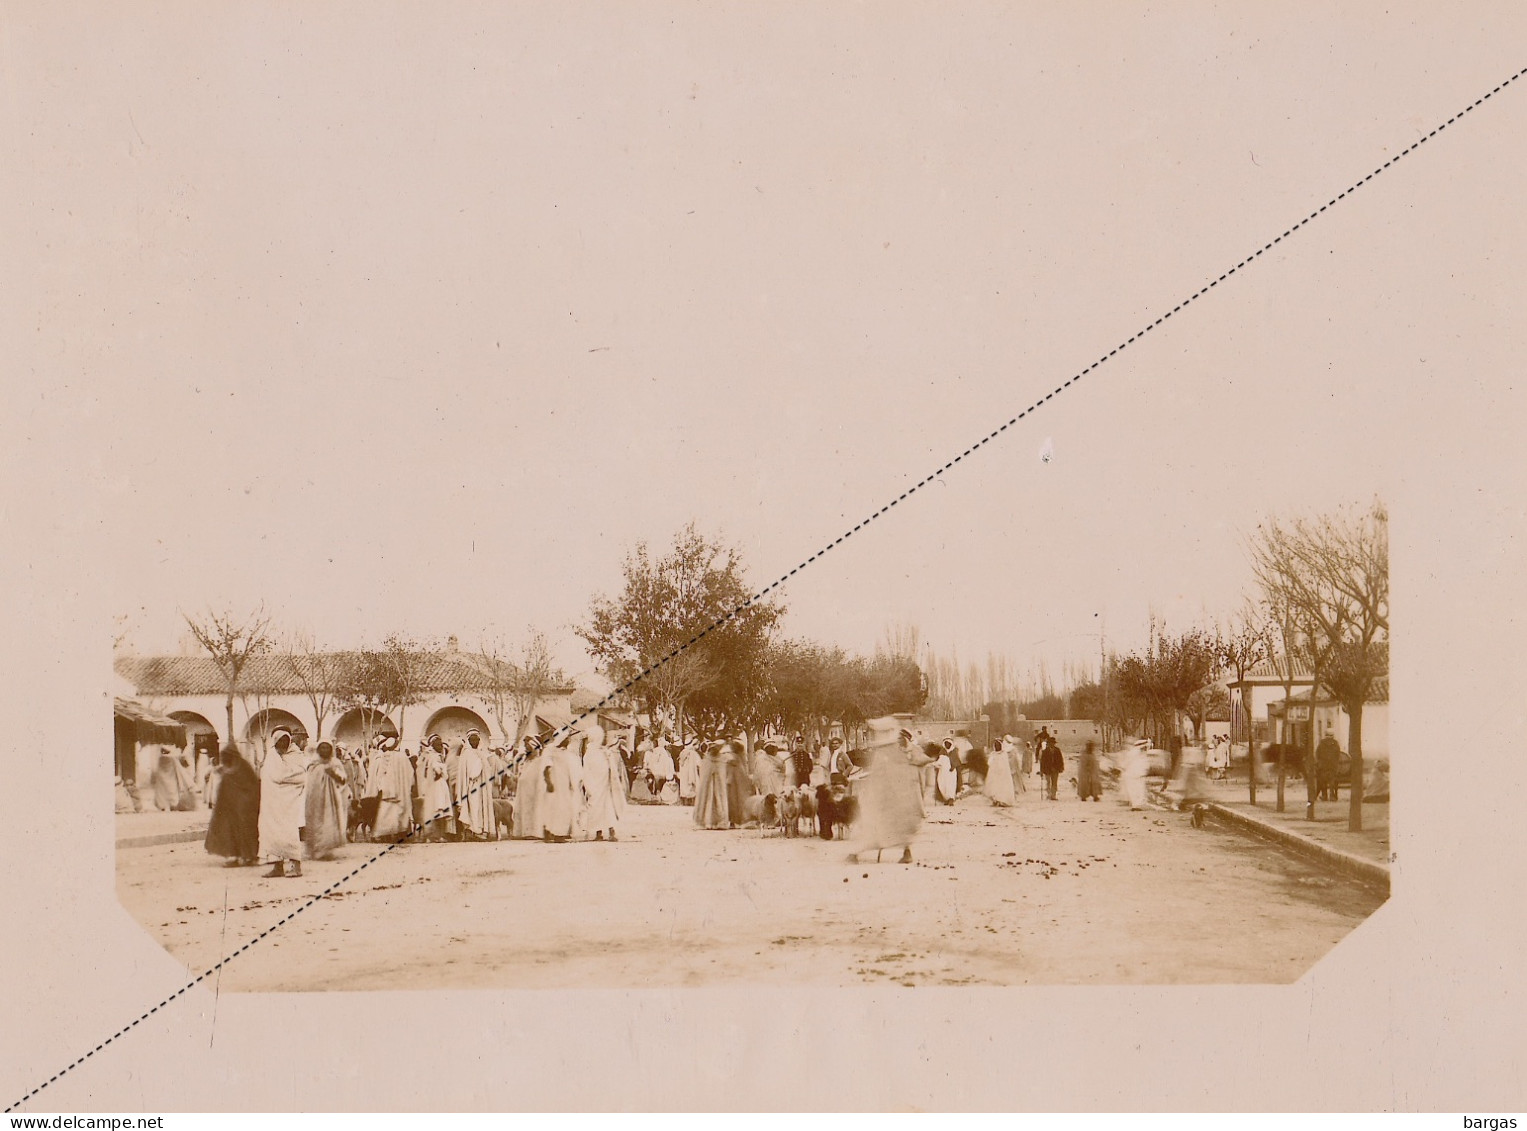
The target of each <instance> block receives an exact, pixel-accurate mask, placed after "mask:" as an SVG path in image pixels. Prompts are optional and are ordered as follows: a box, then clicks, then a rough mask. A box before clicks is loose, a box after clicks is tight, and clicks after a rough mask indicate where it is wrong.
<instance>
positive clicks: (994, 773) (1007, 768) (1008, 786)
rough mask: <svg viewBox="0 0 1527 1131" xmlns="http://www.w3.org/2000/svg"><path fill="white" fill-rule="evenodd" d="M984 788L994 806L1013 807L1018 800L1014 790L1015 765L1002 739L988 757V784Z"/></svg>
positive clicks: (995, 744)
mask: <svg viewBox="0 0 1527 1131" xmlns="http://www.w3.org/2000/svg"><path fill="white" fill-rule="evenodd" d="M982 788H983V789H984V790H985V792H986V796H987V797H989V798H990V799H991V803H992V804H993V805H1011V804H1013V802H1015V801H1016V800H1017V795H1016V791H1015V790H1014V789H1013V764H1012V762H1011V761H1009V760H1008V756H1007V744H1006V743H1005V742H1003V741H1002V740H1001V739H1000V738H999V739H997V741H996V743H994V748H993V750H992V752H991V753H990V754H988V755H987V756H986V782H985V784H984V786H983V787H982Z"/></svg>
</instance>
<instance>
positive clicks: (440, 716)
mask: <svg viewBox="0 0 1527 1131" xmlns="http://www.w3.org/2000/svg"><path fill="white" fill-rule="evenodd" d="M469 730H476V731H480V732H481V733H482V740H483V745H484V746H487V745H491V741H490V739H491V736H492V733H493V732H492V731H491V730H489V729H488V724H487V723H485V722H483V718H482V716H481V715H479V714H478V713H477V712H476V711H473V710H469V709H468V708H466V707H442V708H441V709H440V710H438V711H436V712H435V713H434V714H433V715H431V716H430V717H429V722H427V723H426V724H424V737H426V738H428V737H429V736H430V735H432V734H438V735H439V736H440V737H441V738H442V739H444V740H445V748H446V749H447V750H449V749H450V748H451V747H452V746H455V745H457V744H458V743H461V742H464V741H466V736H467V731H469Z"/></svg>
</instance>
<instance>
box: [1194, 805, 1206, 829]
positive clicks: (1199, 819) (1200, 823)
mask: <svg viewBox="0 0 1527 1131" xmlns="http://www.w3.org/2000/svg"><path fill="white" fill-rule="evenodd" d="M1208 812H1209V807H1208V806H1207V805H1195V806H1193V827H1194V828H1195V829H1201V828H1203V827H1204V817H1205V816H1206V815H1207V814H1208Z"/></svg>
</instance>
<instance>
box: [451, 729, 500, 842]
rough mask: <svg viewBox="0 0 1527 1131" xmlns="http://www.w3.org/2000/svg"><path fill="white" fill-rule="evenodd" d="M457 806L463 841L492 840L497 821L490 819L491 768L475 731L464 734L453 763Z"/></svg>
mask: <svg viewBox="0 0 1527 1131" xmlns="http://www.w3.org/2000/svg"><path fill="white" fill-rule="evenodd" d="M456 803H457V806H458V811H457V820H458V821H459V822H460V824H461V832H462V836H463V838H467V837H475V838H476V839H477V840H491V839H493V838H494V836H495V835H496V833H497V831H498V821H497V819H496V818H495V817H494V815H493V767H492V763H490V762H489V760H488V751H487V749H486V748H485V747H484V746H483V745H482V735H481V734H480V733H478V732H477V731H475V730H469V731H467V740H466V742H465V743H464V744H463V745H462V747H461V756H460V757H459V758H458V759H457V761H456Z"/></svg>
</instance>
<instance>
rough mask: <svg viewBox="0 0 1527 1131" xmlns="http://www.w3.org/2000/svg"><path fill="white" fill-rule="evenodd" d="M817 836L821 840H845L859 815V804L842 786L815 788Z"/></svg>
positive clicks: (820, 786)
mask: <svg viewBox="0 0 1527 1131" xmlns="http://www.w3.org/2000/svg"><path fill="white" fill-rule="evenodd" d="M816 811H817V835H818V836H819V837H821V838H822V839H823V840H846V839H847V838H848V834H849V830H850V829H851V828H852V827H853V823H854V820H855V818H856V817H858V815H859V802H858V801H857V800H855V799H854V798H853V797H851V796H849V793H848V791H847V790H846V789H844V788H843V787H842V786H825V785H819V786H817V796H816Z"/></svg>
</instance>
